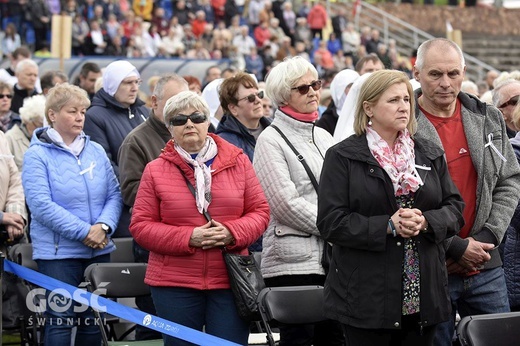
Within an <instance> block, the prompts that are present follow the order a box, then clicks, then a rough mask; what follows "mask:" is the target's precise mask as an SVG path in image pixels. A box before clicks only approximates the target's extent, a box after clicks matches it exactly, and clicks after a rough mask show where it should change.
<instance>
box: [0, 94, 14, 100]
mask: <svg viewBox="0 0 520 346" xmlns="http://www.w3.org/2000/svg"><path fill="white" fill-rule="evenodd" d="M6 97H7V98H8V99H12V98H13V95H11V94H0V99H3V98H6Z"/></svg>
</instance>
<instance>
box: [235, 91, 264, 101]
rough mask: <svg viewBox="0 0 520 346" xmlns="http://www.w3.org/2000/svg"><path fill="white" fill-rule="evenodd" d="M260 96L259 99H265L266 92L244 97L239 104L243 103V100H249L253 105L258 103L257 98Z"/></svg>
mask: <svg viewBox="0 0 520 346" xmlns="http://www.w3.org/2000/svg"><path fill="white" fill-rule="evenodd" d="M257 96H258V98H259V99H260V100H261V99H263V98H264V91H263V90H260V91H259V92H257V93H256V94H249V95H247V96H246V97H242V98H241V99H238V102H240V101H242V100H245V99H247V100H248V101H249V102H251V103H253V102H255V101H256V97H257Z"/></svg>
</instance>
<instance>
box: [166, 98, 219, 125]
mask: <svg viewBox="0 0 520 346" xmlns="http://www.w3.org/2000/svg"><path fill="white" fill-rule="evenodd" d="M189 107H193V108H195V109H196V110H197V111H199V112H201V113H202V114H204V115H205V116H206V121H209V116H210V113H209V106H208V103H207V102H206V101H205V100H204V99H203V98H202V96H199V95H198V94H197V93H195V92H193V91H189V90H187V91H181V92H180V93H178V94H177V95H174V96H172V97H170V98H169V99H168V101H166V104H165V105H164V109H163V114H164V124H165V125H166V126H167V127H168V126H170V120H171V119H172V118H173V117H175V116H176V115H178V114H179V113H180V112H182V111H183V110H185V109H187V108H189Z"/></svg>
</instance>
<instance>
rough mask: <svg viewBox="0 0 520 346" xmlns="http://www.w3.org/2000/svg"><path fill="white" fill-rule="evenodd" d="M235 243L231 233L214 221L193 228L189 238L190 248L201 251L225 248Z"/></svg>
mask: <svg viewBox="0 0 520 346" xmlns="http://www.w3.org/2000/svg"><path fill="white" fill-rule="evenodd" d="M234 241H235V239H234V238H233V235H232V234H231V232H230V231H229V230H228V229H227V228H226V226H224V225H223V224H221V223H220V222H217V221H215V220H211V221H209V222H208V223H206V224H204V225H202V226H199V227H195V228H194V229H193V233H192V234H191V237H190V246H193V247H198V248H202V249H203V250H207V249H211V248H214V247H221V246H227V245H229V244H232V243H233V242H234Z"/></svg>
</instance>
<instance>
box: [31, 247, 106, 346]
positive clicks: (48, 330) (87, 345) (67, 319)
mask: <svg viewBox="0 0 520 346" xmlns="http://www.w3.org/2000/svg"><path fill="white" fill-rule="evenodd" d="M36 262H37V263H38V271H39V272H40V273H42V274H45V275H47V276H50V277H52V278H54V279H57V280H60V281H63V282H65V283H68V284H70V285H72V286H78V285H79V284H80V283H82V282H83V273H84V272H85V269H86V268H87V267H88V266H89V265H91V264H92V263H107V262H110V255H109V254H106V255H102V256H98V257H94V258H89V259H79V258H71V259H61V260H36ZM45 298H46V303H47V310H46V312H45V317H46V325H45V341H44V344H45V345H53V346H70V345H75V346H83V345H84V346H92V345H100V344H101V332H100V330H99V323H100V321H95V319H94V312H93V311H92V309H90V308H88V309H85V307H84V306H83V307H81V309H79V310H81V311H82V312H75V311H74V310H75V309H74V308H75V307H76V310H78V307H79V306H80V305H79V304H77V303H75V302H74V301H72V300H71V299H70V298H68V299H67V298H65V297H64V296H62V295H59V294H54V293H53V292H50V291H47V292H46V293H45ZM49 298H50V299H49ZM50 301H52V302H55V303H56V305H58V307H59V309H53V308H52V304H49V303H50ZM67 306H68V308H67V309H66V310H65V311H62V310H63V309H65V307H67ZM62 308H63V309H62ZM56 310H59V311H56ZM83 310H85V311H83ZM96 322H97V323H96ZM73 327H77V331H76V340H75V342H74V343H72V341H71V336H72V328H73Z"/></svg>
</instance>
